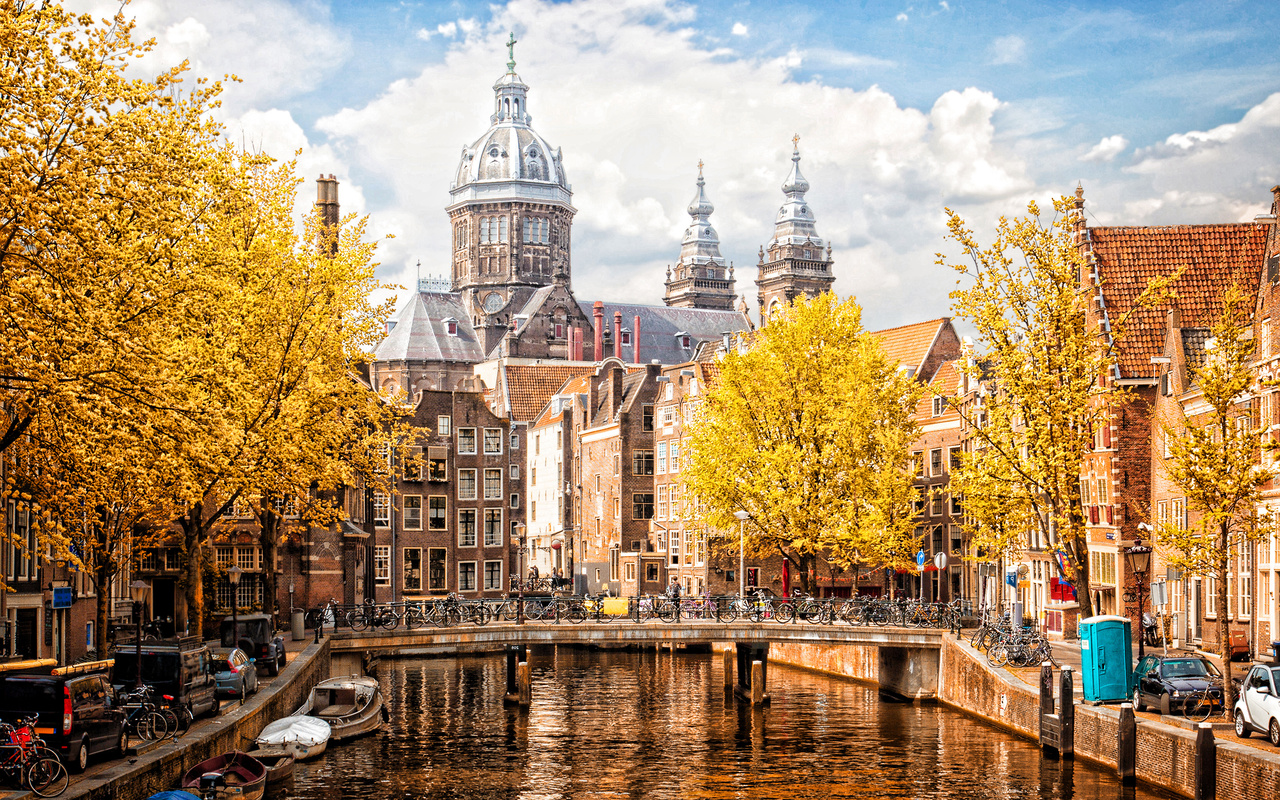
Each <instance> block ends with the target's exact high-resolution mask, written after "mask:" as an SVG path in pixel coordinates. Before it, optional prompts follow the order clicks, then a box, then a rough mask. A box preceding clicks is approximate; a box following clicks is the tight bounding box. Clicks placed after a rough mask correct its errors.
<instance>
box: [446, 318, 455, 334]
mask: <svg viewBox="0 0 1280 800" xmlns="http://www.w3.org/2000/svg"><path fill="white" fill-rule="evenodd" d="M444 329H445V330H446V331H447V332H448V333H449V335H450V336H457V335H458V321H457V320H456V319H452V318H450V319H446V320H445V321H444Z"/></svg>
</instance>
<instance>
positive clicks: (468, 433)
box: [458, 428, 476, 456]
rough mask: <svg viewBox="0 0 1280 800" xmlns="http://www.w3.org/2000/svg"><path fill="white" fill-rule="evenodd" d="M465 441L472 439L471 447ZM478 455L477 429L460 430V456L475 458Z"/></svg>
mask: <svg viewBox="0 0 1280 800" xmlns="http://www.w3.org/2000/svg"><path fill="white" fill-rule="evenodd" d="M465 439H470V446H468V445H467V443H466V441H464V440H465ZM475 454H476V429H475V428H458V455H460V456H474V455H475Z"/></svg>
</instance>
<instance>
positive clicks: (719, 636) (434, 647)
mask: <svg viewBox="0 0 1280 800" xmlns="http://www.w3.org/2000/svg"><path fill="white" fill-rule="evenodd" d="M943 636H944V631H942V630H938V629H927V628H899V627H864V626H852V625H844V624H834V625H812V624H806V623H801V622H795V623H790V624H780V623H777V622H750V621H743V620H739V621H735V622H727V623H722V622H715V621H713V620H681V621H680V622H674V623H663V622H658V621H646V622H642V623H635V622H629V621H613V622H608V623H600V622H594V623H593V622H586V623H582V624H577V625H573V624H568V623H565V622H561V623H559V624H547V623H542V622H526V623H525V624H523V625H517V624H512V623H492V624H489V625H482V626H477V625H460V626H457V627H449V628H417V629H414V630H403V629H397V630H389V631H388V630H367V631H353V630H348V629H338V630H335V631H334V632H333V633H332V634H331V642H330V647H331V648H332V658H333V660H334V663H335V669H337V670H342V669H346V668H351V667H355V666H358V665H359V662H360V660H361V659H363V658H364V656H365V654H371V655H387V656H392V655H403V656H421V655H448V654H452V653H461V652H485V651H499V650H504V649H505V650H506V652H507V654H508V656H507V660H508V673H509V674H508V684H509V686H514V685H515V683H516V682H517V678H516V670H517V660H516V659H519V658H522V657H523V654H524V652H525V648H526V647H528V646H531V645H533V646H547V645H562V644H563V645H595V646H600V647H626V646H641V647H643V646H646V645H647V646H662V645H679V644H706V643H713V642H724V643H730V644H732V645H734V650H736V653H737V662H738V663H737V670H736V674H737V676H738V681H737V688H738V689H739V690H741V691H742V693H743V694H745V695H748V696H749V695H750V694H751V692H750V690H751V682H750V674H751V666H752V663H753V662H755V661H759V662H761V678H762V680H767V670H768V653H769V644H770V643H811V644H824V645H839V644H847V645H856V646H861V647H875V648H876V649H877V651H878V653H877V658H878V666H879V670H878V674H879V680H880V688H881V690H883V691H885V692H887V693H889V694H891V695H896V696H898V697H902V698H905V699H909V700H931V699H934V698H935V697H936V695H937V690H938V671H939V669H938V664H939V658H940V652H941V649H942V638H943ZM728 666H729V665H728V663H727V659H726V668H728Z"/></svg>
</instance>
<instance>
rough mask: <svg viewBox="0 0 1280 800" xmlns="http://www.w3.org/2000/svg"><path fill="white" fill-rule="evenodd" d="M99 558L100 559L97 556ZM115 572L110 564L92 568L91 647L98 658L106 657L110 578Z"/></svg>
mask: <svg viewBox="0 0 1280 800" xmlns="http://www.w3.org/2000/svg"><path fill="white" fill-rule="evenodd" d="M99 557H101V556H100V555H99ZM115 573H116V570H115V568H114V567H113V566H111V565H110V564H101V563H100V564H98V565H96V566H95V567H94V568H93V583H94V591H96V592H97V598H96V600H95V602H94V611H93V613H94V620H95V621H94V632H93V647H94V649H95V650H97V651H98V658H106V657H107V621H108V620H109V619H110V618H111V578H112V577H113V576H114V575H115Z"/></svg>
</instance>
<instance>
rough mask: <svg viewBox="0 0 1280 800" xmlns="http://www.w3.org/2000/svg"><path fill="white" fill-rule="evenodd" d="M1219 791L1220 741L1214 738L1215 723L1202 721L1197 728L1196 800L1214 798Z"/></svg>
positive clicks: (1210, 799) (1211, 799)
mask: <svg viewBox="0 0 1280 800" xmlns="http://www.w3.org/2000/svg"><path fill="white" fill-rule="evenodd" d="M1217 793H1218V743H1217V741H1215V740H1214V738H1213V725H1211V724H1210V723H1208V722H1201V723H1200V727H1199V728H1197V729H1196V795H1195V800H1213V798H1214V797H1215V796H1216V795H1217Z"/></svg>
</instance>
